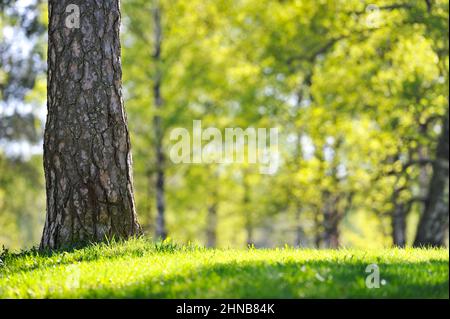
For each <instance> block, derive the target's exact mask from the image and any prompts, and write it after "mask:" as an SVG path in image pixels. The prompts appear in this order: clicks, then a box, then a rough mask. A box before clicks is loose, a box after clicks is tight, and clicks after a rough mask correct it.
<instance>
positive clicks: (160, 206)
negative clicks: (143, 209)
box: [153, 2, 167, 240]
mask: <svg viewBox="0 0 450 319" xmlns="http://www.w3.org/2000/svg"><path fill="white" fill-rule="evenodd" d="M153 23H154V30H155V31H154V41H155V44H154V54H153V59H154V61H155V64H156V73H155V76H154V81H153V98H154V104H155V109H156V114H155V116H154V118H153V126H154V134H155V153H156V185H155V186H156V210H157V217H156V234H155V235H156V238H159V239H162V240H164V239H166V238H167V230H166V221H165V211H166V202H165V169H164V166H165V156H164V149H163V136H164V133H163V123H162V118H161V115H160V114H159V112H160V110H161V108H162V107H163V104H164V101H163V98H162V95H161V81H162V74H161V45H162V26H161V10H160V8H159V6H158V3H157V2H156V4H155V7H154V8H153Z"/></svg>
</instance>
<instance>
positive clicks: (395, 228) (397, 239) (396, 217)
mask: <svg viewBox="0 0 450 319" xmlns="http://www.w3.org/2000/svg"><path fill="white" fill-rule="evenodd" d="M394 206H395V207H394V211H393V214H392V241H393V243H394V246H396V247H401V248H403V247H405V245H406V214H407V211H406V209H405V206H404V204H402V203H394Z"/></svg>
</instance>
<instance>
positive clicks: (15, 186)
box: [0, 0, 449, 248]
mask: <svg viewBox="0 0 450 319" xmlns="http://www.w3.org/2000/svg"><path fill="white" fill-rule="evenodd" d="M432 3H433V6H432V7H431V8H428V7H427V5H426V2H425V1H403V0H399V1H396V2H395V5H392V1H387V0H377V1H370V2H369V1H360V0H324V1H309V0H286V1H275V0H218V1H204V0H189V1H187V0H172V1H168V0H159V1H156V0H152V1H148V0H128V1H123V2H122V17H123V21H122V22H123V28H122V49H123V50H122V51H123V85H124V93H125V105H126V109H127V114H128V122H129V127H130V133H131V139H132V146H133V149H132V151H133V162H134V183H135V192H136V202H137V210H138V215H139V219H140V222H141V223H142V225H143V226H144V229H145V231H146V232H147V233H150V234H152V233H153V232H154V224H155V216H156V207H155V206H156V205H155V190H154V184H155V181H154V179H155V169H154V168H155V162H156V159H155V157H156V156H155V151H154V145H155V133H154V130H153V117H154V116H155V115H158V116H160V117H161V118H162V122H163V131H164V134H163V146H164V151H165V154H166V156H167V154H168V149H169V147H170V145H171V143H170V141H169V133H170V131H171V129H173V128H175V127H185V128H188V129H190V128H191V126H192V121H193V120H198V119H201V120H202V121H203V124H204V126H214V127H217V128H219V129H220V130H224V129H225V128H226V127H242V128H246V127H266V128H268V127H278V128H280V132H281V136H280V152H281V158H280V166H279V169H278V170H277V172H276V173H275V174H273V175H268V176H266V175H260V174H259V172H258V169H257V167H255V166H253V165H250V164H248V163H244V164H242V165H240V164H233V165H174V164H172V163H171V162H170V161H169V160H167V161H166V165H165V167H164V169H165V176H166V201H167V224H168V231H169V235H170V236H171V237H173V238H176V239H177V240H180V241H182V242H185V243H186V242H194V243H197V244H203V243H205V242H206V228H207V224H208V223H207V218H208V217H207V216H208V209H209V208H210V207H211V206H214V205H215V204H217V211H218V212H217V214H218V224H217V236H218V246H219V247H245V246H246V244H247V241H248V236H249V235H248V228H252V230H253V233H254V238H253V241H254V243H255V245H256V246H264V247H273V246H280V245H284V244H285V243H288V244H290V245H295V246H298V245H299V246H307V247H312V246H327V244H326V242H325V240H324V236H323V234H324V232H325V231H326V230H327V227H329V225H328V224H327V223H328V221H329V219H330V218H329V217H327V216H328V215H327V214H329V213H330V210H333V212H334V213H335V215H336V216H337V218H336V219H337V220H338V229H339V233H340V243H341V245H344V246H352V247H359V248H369V247H370V248H381V247H389V246H391V245H392V214H393V211H394V209H395V205H397V204H403V205H405V206H407V207H408V209H407V212H406V215H407V223H408V226H407V235H408V236H407V237H408V243H410V242H411V240H412V239H413V237H414V235H415V229H416V224H417V220H418V217H419V215H420V213H421V211H422V208H423V204H422V202H421V201H420V200H419V201H417V199H420V198H423V197H424V196H425V195H426V193H427V184H428V180H429V178H430V175H431V167H430V165H429V164H426V165H417V164H411V163H417V162H420V161H423V160H424V159H427V160H433V157H434V150H435V148H436V141H437V138H438V135H439V130H440V120H441V118H442V116H443V115H444V114H445V112H446V110H448V67H449V58H448V50H449V49H448V10H449V8H448V7H449V2H448V0H435V1H432ZM157 5H158V6H159V8H160V9H161V18H162V20H161V22H162V34H163V38H162V51H161V59H160V60H155V58H154V53H155V52H154V44H155V36H154V31H155V26H154V23H153V18H152V10H153V9H154V8H155V6H157ZM369 5H376V6H377V7H378V9H379V11H377V12H375V13H373V12H371V11H370V10H368V6H369ZM44 7H45V5H42V6H41V7H40V9H39V10H40V18H39V21H40V22H41V24H44V25H45V24H46V23H47V20H48V18H47V13H46V10H45V8H44ZM8 23H12V22H11V21H8ZM5 24H6V20H5V21H4V20H1V21H0V28H1V27H4V26H5ZM44 46H45V45H41V46H39V47H38V50H40V51H43V49H42V48H41V47H44ZM159 76H160V77H161V92H162V96H163V100H164V105H163V107H162V108H161V109H160V110H157V109H156V107H155V105H154V104H155V103H154V97H153V92H152V85H153V83H154V81H155V79H156V78H158V77H159ZM6 78H7V74H6V72H4V71H2V70H0V86H1V85H2V83H3V82H5V79H6ZM44 78H45V77H44V76H40V77H37V81H36V83H34V90H33V91H31V92H29V93H28V94H27V97H26V98H25V100H26V101H27V102H30V103H34V104H38V103H39V102H40V101H43V100H44V99H45V80H44ZM0 114H1V113H0ZM5 119H6V118H5V117H4V118H2V120H5ZM20 132H22V131H20ZM0 154H1V153H0ZM0 156H2V155H0ZM33 161H35V159H33V160H31V162H33ZM0 162H1V163H7V165H6V164H5V166H4V167H2V171H0V181H1V183H0V244H3V243H6V244H7V245H8V246H13V247H18V246H21V247H26V246H29V245H31V244H33V243H37V241H38V236H37V235H36V234H38V233H39V232H40V228H41V227H42V225H41V224H40V223H41V222H40V220H42V218H43V217H42V216H43V209H44V208H43V197H44V195H43V192H44V188H43V181H42V180H41V179H39V182H36V183H31V182H30V179H29V178H28V175H27V173H26V171H22V170H20V171H19V170H18V169H16V170H14V169H12V168H11V167H14V166H13V165H12V164H10V162H9V159H6V158H4V156H3V157H0ZM31 162H30V163H29V164H28V163H26V164H24V166H28V165H31V166H33V167H34V168H36V167H37V166H35V163H34V162H33V163H31ZM32 180H34V181H37V179H32ZM17 192H20V194H26V195H23V196H21V197H20V198H19V199H18V198H17V196H14V193H16V194H17ZM13 199H14V200H13ZM34 203H37V205H36V206H37V207H36V206H35V205H34ZM330 208H332V209H330ZM20 216H29V217H30V218H31V216H32V219H33V220H35V221H37V222H34V223H33V225H35V226H33V229H32V230H31V229H28V228H24V226H23V225H22V224H20V223H19V219H20V218H21V217H20ZM24 220H28V219H27V218H25V219H24ZM27 227H28V226H27ZM30 232H32V234H33V235H30V236H29V235H28V234H29V233H30ZM24 237H27V239H26V240H24V239H23V238H24ZM299 240H300V242H298V241H299Z"/></svg>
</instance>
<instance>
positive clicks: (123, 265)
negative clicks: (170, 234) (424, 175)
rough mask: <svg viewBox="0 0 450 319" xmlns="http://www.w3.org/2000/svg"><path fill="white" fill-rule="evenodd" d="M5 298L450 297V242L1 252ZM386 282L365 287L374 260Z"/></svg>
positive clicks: (129, 245)
mask: <svg viewBox="0 0 450 319" xmlns="http://www.w3.org/2000/svg"><path fill="white" fill-rule="evenodd" d="M0 258H1V260H2V262H0V298H348V297H350V298H357V297H363V298H419V297H425V298H448V296H449V292H448V275H449V255H448V250H444V249H405V250H400V249H387V250H374V251H362V250H352V249H342V250H339V251H332V250H309V249H301V250H299V249H293V248H283V249H274V250H260V249H248V250H212V249H204V248H199V247H194V246H178V245H175V244H172V243H159V244H155V243H152V242H150V241H149V240H145V239H137V240H131V241H128V242H126V243H120V244H119V243H115V244H109V245H107V244H99V245H93V246H90V247H87V248H84V249H80V250H74V251H72V252H55V253H42V252H41V253H39V252H37V251H28V252H24V253H21V254H12V253H7V252H6V253H5V252H4V253H3V254H2V256H1V257H0ZM372 263H375V264H377V265H378V266H379V269H380V277H381V280H382V282H383V283H384V285H381V287H380V288H378V289H368V288H367V287H366V283H365V281H366V276H367V275H368V273H366V272H365V270H366V267H367V265H369V264H372Z"/></svg>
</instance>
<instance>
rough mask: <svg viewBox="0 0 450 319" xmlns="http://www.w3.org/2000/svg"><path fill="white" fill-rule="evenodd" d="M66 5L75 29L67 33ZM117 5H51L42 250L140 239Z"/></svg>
mask: <svg viewBox="0 0 450 319" xmlns="http://www.w3.org/2000/svg"><path fill="white" fill-rule="evenodd" d="M69 4H75V5H77V6H78V7H79V8H80V14H81V19H80V28H78V29H77V28H68V27H67V25H66V17H67V16H68V15H69V14H70V12H69V13H66V8H67V6H68V5H69ZM119 30H120V8H119V0H108V1H100V0H82V1H81V0H50V1H49V46H48V106H47V107H48V115H47V123H46V128H45V136H44V168H45V177H46V189H47V218H46V222H45V228H44V232H43V237H42V241H41V248H51V249H54V248H62V247H67V246H72V245H79V244H84V243H88V242H92V241H102V240H105V239H106V238H109V239H110V238H127V237H130V236H133V235H137V234H139V233H140V226H139V224H138V222H137V217H136V211H135V204H134V198H133V186H132V185H133V183H132V169H131V163H132V160H131V153H130V141H129V134H128V129H127V123H126V115H125V112H124V108H123V100H122V92H121V85H122V69H121V55H120V42H119V41H120V39H119Z"/></svg>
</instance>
